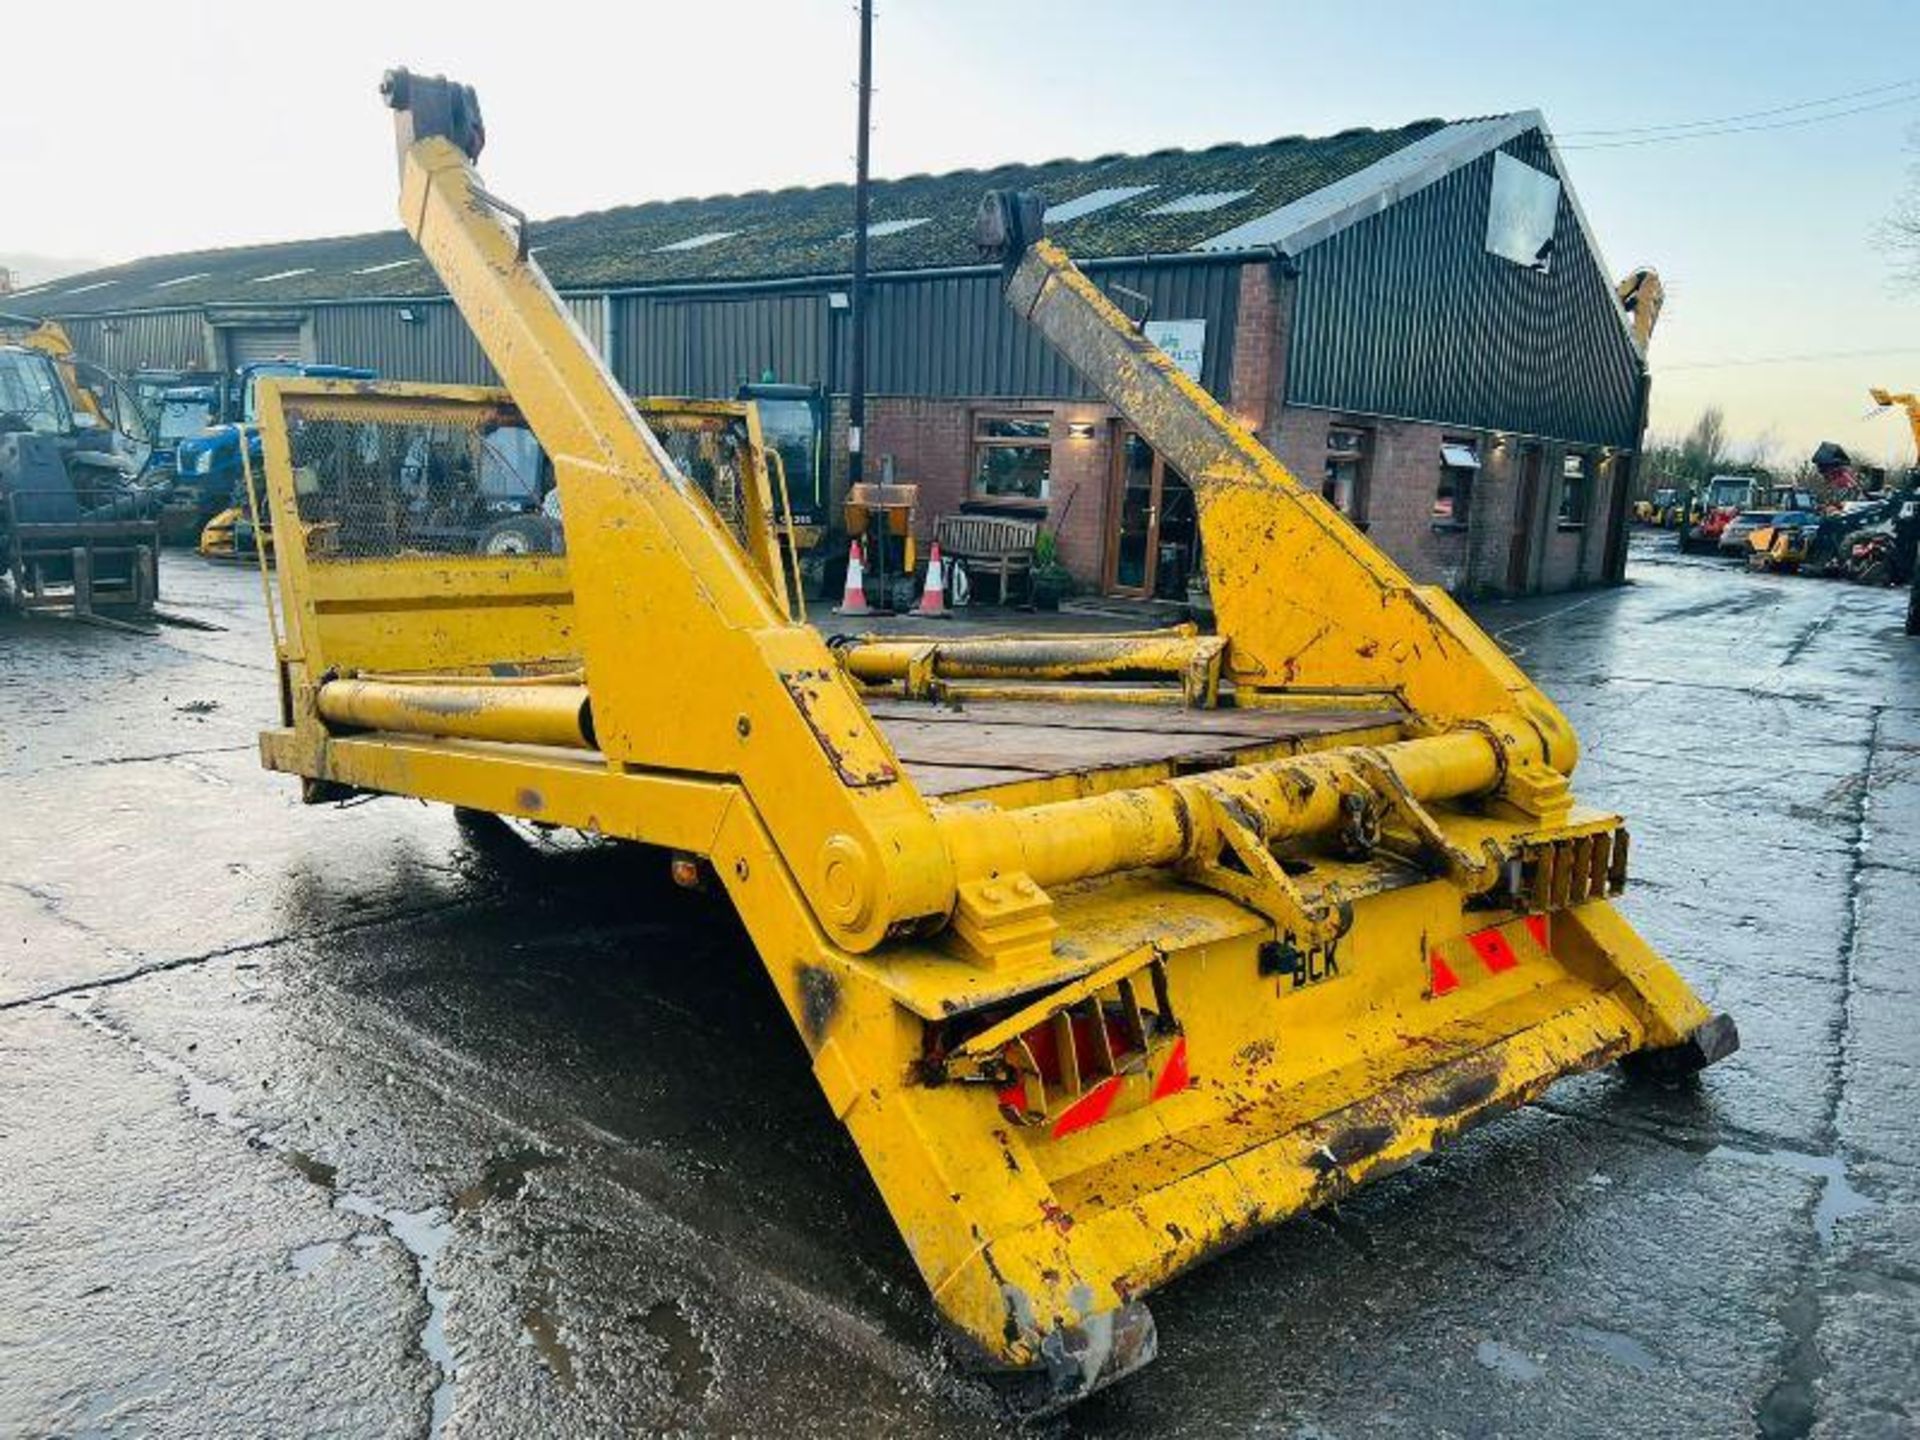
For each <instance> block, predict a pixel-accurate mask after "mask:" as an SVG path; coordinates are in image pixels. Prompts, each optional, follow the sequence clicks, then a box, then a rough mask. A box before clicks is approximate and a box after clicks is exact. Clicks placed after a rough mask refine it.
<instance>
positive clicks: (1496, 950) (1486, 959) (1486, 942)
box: [1467, 930, 1520, 975]
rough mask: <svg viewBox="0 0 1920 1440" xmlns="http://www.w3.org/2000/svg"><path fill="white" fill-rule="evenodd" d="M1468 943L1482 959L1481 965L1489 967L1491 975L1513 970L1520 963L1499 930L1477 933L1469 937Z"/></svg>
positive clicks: (1488, 971)
mask: <svg viewBox="0 0 1920 1440" xmlns="http://www.w3.org/2000/svg"><path fill="white" fill-rule="evenodd" d="M1467 943H1468V944H1469V945H1471V946H1473V953H1474V954H1476V955H1478V956H1479V957H1480V963H1481V964H1482V965H1485V966H1486V967H1487V973H1488V974H1489V975H1498V974H1499V973H1500V972H1501V971H1502V970H1511V969H1512V968H1513V967H1514V966H1516V965H1518V964H1519V963H1520V957H1519V956H1518V955H1516V954H1514V953H1513V946H1511V945H1509V944H1508V943H1507V937H1506V936H1504V935H1502V934H1501V933H1500V932H1499V931H1498V930H1478V931H1475V932H1474V933H1473V934H1471V935H1469V936H1468V937H1467Z"/></svg>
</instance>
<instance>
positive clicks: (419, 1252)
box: [333, 1195, 454, 1440]
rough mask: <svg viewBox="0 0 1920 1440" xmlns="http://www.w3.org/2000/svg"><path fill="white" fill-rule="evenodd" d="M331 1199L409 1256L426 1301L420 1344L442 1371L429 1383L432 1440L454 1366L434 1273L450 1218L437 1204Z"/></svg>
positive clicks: (449, 1395) (442, 1420)
mask: <svg viewBox="0 0 1920 1440" xmlns="http://www.w3.org/2000/svg"><path fill="white" fill-rule="evenodd" d="M333 1203H334V1206H335V1208H337V1209H340V1210H345V1211H347V1212H349V1213H350V1214H354V1215H364V1216H366V1217H367V1218H368V1219H370V1220H378V1221H379V1222H380V1223H381V1224H382V1225H385V1226H386V1227H387V1233H388V1234H389V1235H391V1236H393V1238H394V1239H396V1240H398V1241H399V1242H400V1243H401V1244H402V1245H404V1246H406V1247H407V1251H408V1253H409V1254H411V1255H412V1256H413V1265H414V1269H415V1270H416V1271H418V1272H419V1276H420V1291H421V1293H422V1294H423V1295H425V1296H426V1300H427V1323H426V1324H425V1325H423V1326H421V1327H420V1348H421V1349H422V1350H423V1351H425V1352H426V1356H427V1359H429V1360H431V1361H432V1362H433V1364H434V1366H435V1368H436V1369H438V1370H439V1372H440V1383H439V1384H438V1385H436V1386H434V1387H433V1418H432V1420H431V1421H430V1422H429V1423H428V1426H427V1435H428V1437H429V1440H432V1437H435V1436H439V1435H443V1434H445V1433H446V1428H447V1421H448V1420H449V1419H450V1418H452V1415H453V1385H454V1365H453V1350H452V1348H451V1347H450V1346H449V1345H448V1344H447V1296H446V1292H445V1291H443V1290H442V1289H440V1287H439V1286H438V1285H437V1284H435V1283H434V1274H433V1272H434V1265H435V1263H436V1262H437V1261H438V1260H439V1258H440V1252H441V1251H443V1250H445V1249H446V1248H447V1241H449V1240H451V1239H452V1238H453V1221H452V1219H451V1217H449V1216H448V1214H447V1212H446V1211H444V1210H442V1209H441V1208H440V1207H439V1206H438V1205H430V1206H428V1207H427V1208H426V1209H425V1210H391V1209H387V1208H385V1207H383V1206H381V1205H380V1204H379V1203H377V1202H376V1201H373V1200H369V1199H368V1198H367V1197H366V1196H364V1195H342V1196H341V1197H340V1198H339V1199H337V1200H335V1201H334V1202H333Z"/></svg>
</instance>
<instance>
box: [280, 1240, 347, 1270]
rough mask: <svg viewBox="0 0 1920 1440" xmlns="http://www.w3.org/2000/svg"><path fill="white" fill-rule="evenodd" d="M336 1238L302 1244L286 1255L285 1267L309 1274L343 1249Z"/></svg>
mask: <svg viewBox="0 0 1920 1440" xmlns="http://www.w3.org/2000/svg"><path fill="white" fill-rule="evenodd" d="M345 1248H346V1247H345V1246H343V1245H342V1244H341V1243H340V1242H339V1241H338V1240H321V1241H319V1242H318V1243H316V1244H313V1245H302V1246H300V1247H299V1248H298V1249H296V1250H294V1251H292V1252H291V1253H290V1254H288V1256H287V1268H288V1269H289V1270H291V1271H293V1273H294V1274H296V1275H311V1274H312V1273H313V1272H314V1271H316V1270H318V1269H319V1268H320V1267H321V1266H322V1265H324V1264H326V1263H327V1262H328V1261H329V1260H331V1259H333V1257H334V1256H336V1255H339V1254H341V1253H342V1252H343V1251H344V1250H345Z"/></svg>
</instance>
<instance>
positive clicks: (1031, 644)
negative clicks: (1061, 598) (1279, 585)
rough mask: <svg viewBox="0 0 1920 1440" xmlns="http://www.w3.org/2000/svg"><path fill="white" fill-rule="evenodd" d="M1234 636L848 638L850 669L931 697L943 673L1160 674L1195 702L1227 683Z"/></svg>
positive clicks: (845, 656) (1034, 677)
mask: <svg viewBox="0 0 1920 1440" xmlns="http://www.w3.org/2000/svg"><path fill="white" fill-rule="evenodd" d="M1226 649H1227V642H1226V641H1225V640H1223V639H1221V638H1220V637H1219V636H1217V635H1191V634H1180V633H1164V634H1159V635H1030V636H1021V637H1016V638H1010V637H1006V636H998V637H989V638H985V639H977V640H927V639H918V638H911V637H908V638H898V639H895V638H887V639H872V640H868V641H865V642H863V643H859V644H855V645H847V646H842V647H841V648H840V650H839V655H840V663H841V664H842V665H844V666H845V667H846V670H847V673H848V674H850V675H852V676H853V677H854V678H856V679H858V680H862V681H865V682H867V683H869V684H887V683H890V682H896V681H897V682H900V683H901V684H902V685H903V687H904V690H905V693H906V694H907V695H909V696H912V697H914V698H916V699H925V698H928V697H930V696H931V695H932V694H933V693H934V689H935V686H936V684H937V682H939V681H943V680H1021V681H1029V682H1037V683H1044V682H1046V681H1052V680H1101V681H1105V680H1152V679H1162V680H1167V681H1172V682H1176V683H1177V684H1178V686H1179V691H1178V693H1179V694H1180V695H1181V696H1182V697H1184V698H1185V699H1186V701H1187V702H1188V703H1189V704H1193V705H1211V704H1212V703H1213V702H1214V700H1215V698H1216V696H1217V695H1218V693H1219V689H1220V666H1221V662H1222V660H1223V658H1224V657H1225V654H1226Z"/></svg>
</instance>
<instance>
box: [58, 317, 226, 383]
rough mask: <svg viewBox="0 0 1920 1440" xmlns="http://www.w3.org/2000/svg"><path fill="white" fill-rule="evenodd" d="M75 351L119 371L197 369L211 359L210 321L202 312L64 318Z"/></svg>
mask: <svg viewBox="0 0 1920 1440" xmlns="http://www.w3.org/2000/svg"><path fill="white" fill-rule="evenodd" d="M61 323H62V324H63V325H65V326H66V328H67V334H69V335H70V336H72V337H73V346H74V349H76V350H78V351H79V352H80V353H81V354H82V355H84V356H85V357H86V358H87V359H89V360H91V361H93V362H94V363H95V364H96V365H104V366H105V367H106V368H107V369H109V370H112V371H114V372H115V373H116V374H121V375H124V374H126V373H127V372H128V371H131V370H138V369H140V368H141V367H142V366H149V365H150V366H153V367H155V368H158V369H178V370H192V369H197V368H199V367H200V366H203V365H205V364H207V363H208V361H207V323H206V321H205V320H204V319H202V318H201V312H200V311H199V310H197V309H196V310H158V311H150V312H148V313H146V314H142V315H100V316H87V317H85V318H78V319H72V320H63V321H61Z"/></svg>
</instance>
